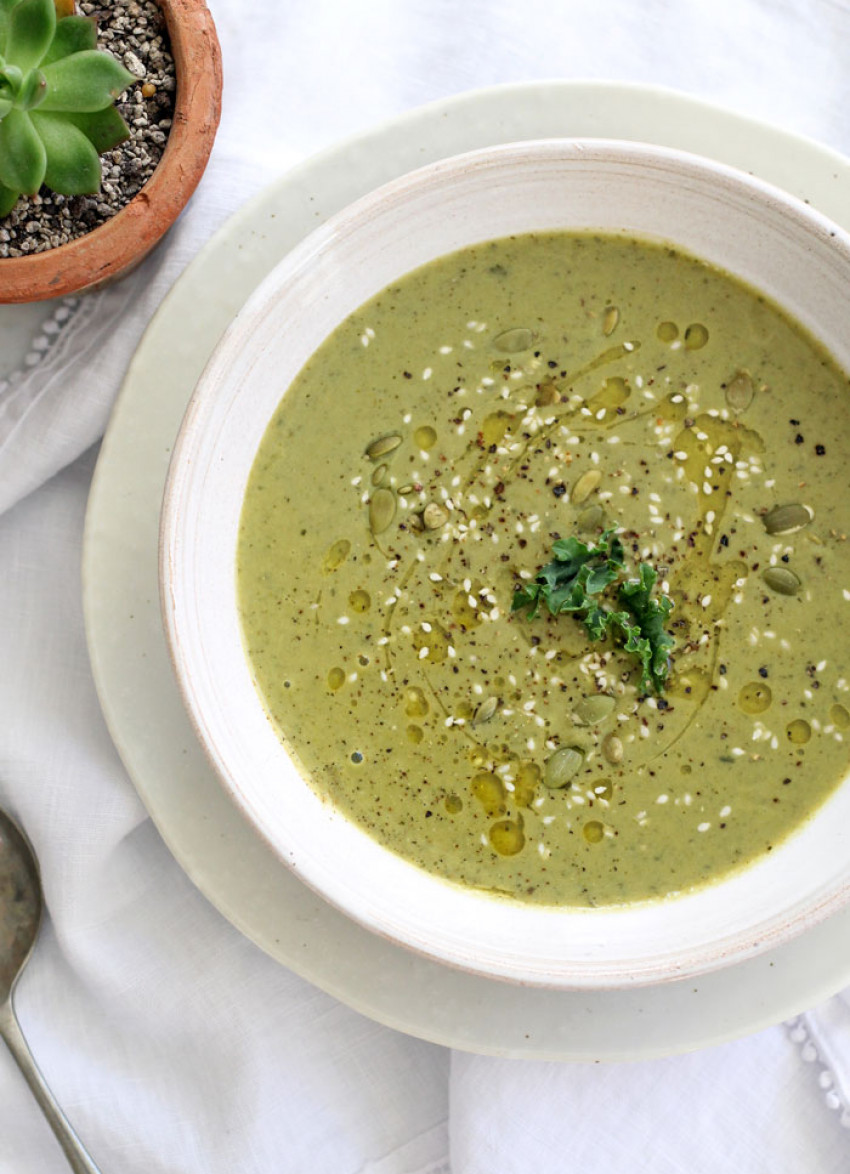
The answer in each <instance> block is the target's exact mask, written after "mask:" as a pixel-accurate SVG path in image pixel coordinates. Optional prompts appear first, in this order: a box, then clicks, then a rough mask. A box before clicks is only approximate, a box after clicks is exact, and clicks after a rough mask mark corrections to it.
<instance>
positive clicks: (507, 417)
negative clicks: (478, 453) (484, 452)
mask: <svg viewBox="0 0 850 1174" xmlns="http://www.w3.org/2000/svg"><path fill="white" fill-rule="evenodd" d="M513 422H514V418H513V416H512V415H511V414H510V412H493V414H492V415H490V416H485V418H484V419H483V420H482V422H481V443H482V444H483V445H484V447H485V448H489V447H490V446H491V445H492V444H500V443H501V441H503V440H504V438H505V433H506V432H508V431H509V429H510V427H511V424H513Z"/></svg>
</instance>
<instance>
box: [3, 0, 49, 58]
mask: <svg viewBox="0 0 850 1174" xmlns="http://www.w3.org/2000/svg"><path fill="white" fill-rule="evenodd" d="M55 31H56V7H55V5H54V2H53V0H19V3H18V4H16V5H15V6H14V7H13V8H12V9H11V11H10V12H9V14H8V23H7V26H6V48H5V55H6V58H7V59H8V60H9V61H11V62H12V63H13V64H14V65H17V66H18V67H19V69H21V70H23V72H24V73H28V72H29V70H31V69H35V67H36V66H37V65H40V64H41V60H42V58H43V57H44V55H45V53H46V52H47V50H48V49H49V47H50V42H51V41H52V40H53V34H54V32H55Z"/></svg>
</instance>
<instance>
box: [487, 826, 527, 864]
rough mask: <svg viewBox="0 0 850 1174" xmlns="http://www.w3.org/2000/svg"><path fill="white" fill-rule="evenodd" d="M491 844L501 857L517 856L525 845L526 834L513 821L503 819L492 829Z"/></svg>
mask: <svg viewBox="0 0 850 1174" xmlns="http://www.w3.org/2000/svg"><path fill="white" fill-rule="evenodd" d="M490 843H491V844H492V845H493V847H494V848H495V849H496V851H497V852H498V853H499V855H500V856H516V854H517V852H521V851H522V848H523V845H524V844H525V833H524V832H523V830H522V827H521V825H520V824H518V823H515V822H514V820H512V819H502V820H500V821H499V822H498V823H494V824H493V826H492V827H491V828H490Z"/></svg>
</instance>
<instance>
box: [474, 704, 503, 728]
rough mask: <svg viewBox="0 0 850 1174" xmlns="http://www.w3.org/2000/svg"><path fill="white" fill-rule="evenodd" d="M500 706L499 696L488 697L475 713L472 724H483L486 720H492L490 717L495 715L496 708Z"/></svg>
mask: <svg viewBox="0 0 850 1174" xmlns="http://www.w3.org/2000/svg"><path fill="white" fill-rule="evenodd" d="M498 708H499V698H498V697H488V698H487V700H486V701H482V702H481V704H480V705H479V706H478V708H477V709H476V711H475V714H474V715H473V718H472V724H473V725H474V726H483V725H484V723H485V722H488V721H490V719H491V718H492V717H493V716H494V715H495V713H496V710H497V709H498Z"/></svg>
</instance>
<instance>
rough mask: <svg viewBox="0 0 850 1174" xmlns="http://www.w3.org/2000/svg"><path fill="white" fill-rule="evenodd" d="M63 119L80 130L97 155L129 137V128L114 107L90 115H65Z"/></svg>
mask: <svg viewBox="0 0 850 1174" xmlns="http://www.w3.org/2000/svg"><path fill="white" fill-rule="evenodd" d="M64 118H65V119H66V120H67V121H68V122H72V123H73V124H74V126H78V127H79V128H80V130H81V131H82V132H83V134H84V135H85V136H86V138H87V139H88V140H89V142H90V143H91V144H92V146H93V147H94V149H95V150H96V151H97V153H98V154H99V155H102V154H103V152H104V151H111V150H112V148H113V147H117V146H118V144H119V143H123V142H124V141H125V139H128V138H129V137H130V128H129V126H127V123H126V122H125V121H124V119H123V118H122V117H121V115H120V114H119V113H118V111H117V109H116V108H115V107H114V106H107V107H106V109H105V110H95V111H93V112H92V113H91V114H66V115H64Z"/></svg>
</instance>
